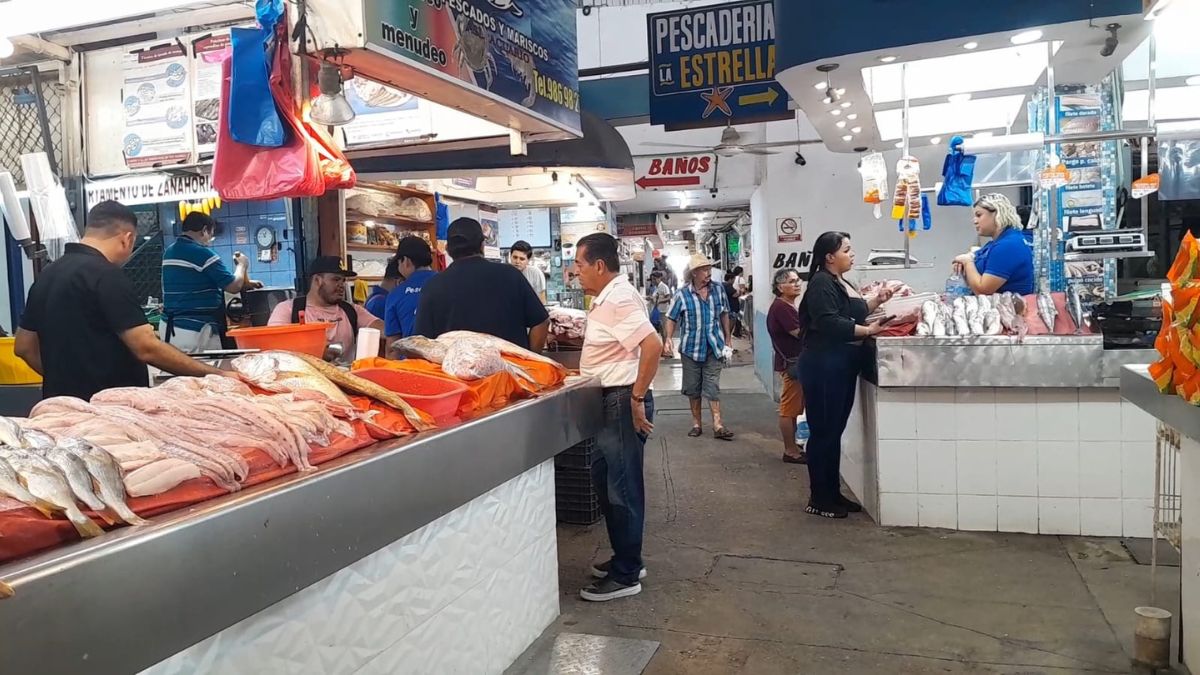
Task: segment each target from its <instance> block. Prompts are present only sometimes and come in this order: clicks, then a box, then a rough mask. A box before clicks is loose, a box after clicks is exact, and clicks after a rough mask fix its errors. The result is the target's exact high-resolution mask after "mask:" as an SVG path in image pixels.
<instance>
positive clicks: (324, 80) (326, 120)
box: [309, 61, 354, 127]
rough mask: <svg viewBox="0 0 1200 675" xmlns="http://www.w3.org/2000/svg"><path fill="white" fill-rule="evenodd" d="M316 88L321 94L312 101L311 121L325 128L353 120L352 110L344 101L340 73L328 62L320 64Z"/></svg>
mask: <svg viewBox="0 0 1200 675" xmlns="http://www.w3.org/2000/svg"><path fill="white" fill-rule="evenodd" d="M317 86H318V87H319V88H320V90H321V93H320V94H319V95H318V96H317V97H316V98H314V99H313V102H312V110H311V111H310V112H309V115H310V116H311V117H312V121H313V122H316V123H317V124H321V125H325V126H331V127H336V126H341V125H343V124H347V123H349V122H350V121H351V120H353V119H354V108H351V107H350V102H349V101H347V100H346V93H345V90H344V87H343V86H342V71H341V70H340V69H339V68H338V67H337V65H335V64H333V63H330V62H329V61H322V62H321V70H319V71H317Z"/></svg>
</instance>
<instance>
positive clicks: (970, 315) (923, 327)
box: [917, 293, 1029, 337]
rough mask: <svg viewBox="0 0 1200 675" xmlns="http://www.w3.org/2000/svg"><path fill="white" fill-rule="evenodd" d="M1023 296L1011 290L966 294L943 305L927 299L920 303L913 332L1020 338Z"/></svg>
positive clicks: (918, 333) (1025, 326) (1024, 332)
mask: <svg viewBox="0 0 1200 675" xmlns="http://www.w3.org/2000/svg"><path fill="white" fill-rule="evenodd" d="M1028 330H1029V328H1028V326H1027V325H1026V323H1025V299H1024V298H1022V297H1021V296H1020V295H1017V294H1015V293H999V294H996V295H991V296H988V295H968V296H963V297H957V298H954V300H953V301H952V302H951V303H949V304H947V303H945V302H942V301H940V300H927V301H925V303H923V304H922V305H921V320H920V322H919V323H918V324H917V335H929V336H933V337H947V336H971V335H1001V334H1004V333H1008V334H1010V335H1018V336H1021V337H1024V336H1025V334H1026V332H1028Z"/></svg>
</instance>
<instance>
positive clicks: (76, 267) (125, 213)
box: [15, 201, 221, 400]
mask: <svg viewBox="0 0 1200 675" xmlns="http://www.w3.org/2000/svg"><path fill="white" fill-rule="evenodd" d="M136 240H137V216H135V215H134V213H133V211H131V210H130V209H129V208H128V207H126V206H124V205H122V204H118V203H117V202H113V201H107V202H101V203H99V204H97V205H96V206H94V207H92V210H91V211H90V212H89V213H88V223H87V230H86V231H85V232H84V235H83V239H82V240H81V241H80V242H79V243H78V244H67V246H66V252H65V253H64V254H63V256H62V257H61V258H59V259H58V260H56V261H54V262H53V263H51V264H50V266H49V267H47V268H46V269H45V270H44V271H43V272H42V273H41V274H40V275H39V276H38V279H37V281H36V282H34V284H33V287H32V288H30V289H29V299H28V300H27V301H26V303H25V314H24V316H22V317H21V325H20V328H18V329H17V335H16V344H15V349H16V353H17V356H19V357H21V358H22V359H24V360H25V362H26V363H28V364H29V366H30V367H31V368H33V369H34V370H36V371H37V372H39V373H41V374H42V377H43V384H42V396H43V397H45V398H50V397H51V396H75V397H78V398H82V399H85V400H86V399H90V398H91V397H92V394H95V393H96V392H98V391H100V390H102V389H108V388H110V387H145V386H149V384H150V374H149V370H148V369H147V368H146V365H147V364H149V365H152V366H155V367H157V368H159V369H161V370H165V371H167V372H168V373H172V374H175V375H197V376H200V375H207V374H221V371H219V370H217V369H216V368H212V367H210V366H207V365H204V364H202V363H200V362H199V361H196V360H194V359H192V358H191V357H189V356H188V355H186V354H184V353H183V352H181V351H179V350H178V349H175V348H174V347H172V346H170V345H168V344H166V343H165V342H163V341H161V340H159V339H158V336H157V335H155V334H154V330H153V329H152V328H151V327H150V324H149V323H147V322H146V315H145V313H144V312H143V311H142V307H141V303H139V302H138V299H137V297H136V295H135V294H134V290H133V285H132V284H130V283H129V279H128V278H127V277H126V276H125V272H124V271H123V270H122V269H121V267H120V265H122V264H124V263H125V261H127V260H129V257H130V256H131V255H133V247H134V244H135V243H136Z"/></svg>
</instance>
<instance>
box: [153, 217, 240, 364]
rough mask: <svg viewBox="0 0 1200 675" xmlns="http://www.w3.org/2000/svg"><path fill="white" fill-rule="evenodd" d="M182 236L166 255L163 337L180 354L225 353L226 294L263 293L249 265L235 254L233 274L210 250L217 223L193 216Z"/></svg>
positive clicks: (164, 262) (187, 222) (160, 326)
mask: <svg viewBox="0 0 1200 675" xmlns="http://www.w3.org/2000/svg"><path fill="white" fill-rule="evenodd" d="M181 229H182V233H181V234H180V235H179V237H178V238H176V239H175V242H174V243H173V244H171V245H170V246H168V247H167V250H166V251H164V252H163V262H162V280H163V321H162V323H161V324H160V325H159V336H160V337H161V338H162V339H163V341H164V342H168V343H170V344H171V345H173V346H175V347H176V348H177V349H179V350H180V351H183V352H187V353H191V354H194V353H197V352H202V351H208V350H213V349H222V348H224V344H223V343H224V340H225V294H226V293H240V292H242V291H243V290H245V289H250V288H262V284H260V283H258V282H257V281H251V279H250V261H249V260H248V259H247V258H246V257H245V256H243V255H242V254H241V253H234V271H233V272H230V271H229V268H228V267H226V266H225V263H224V262H222V261H221V257H220V256H219V255H217V254H216V252H215V251H213V250H212V248H210V246H211V245H212V241H213V239H214V238H215V237H216V229H217V224H216V222H215V221H213V219H212V218H211V217H209V216H207V215H205V214H203V213H198V212H195V213H189V214H188V215H187V217H186V218H184V219H183V223H182V225H181Z"/></svg>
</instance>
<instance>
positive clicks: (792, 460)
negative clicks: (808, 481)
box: [783, 452, 808, 464]
mask: <svg viewBox="0 0 1200 675" xmlns="http://www.w3.org/2000/svg"><path fill="white" fill-rule="evenodd" d="M783 463H784V464H808V454H807V453H803V452H802V453H800V454H799V455H796V456H795V457H792V456H791V455H784V456H783Z"/></svg>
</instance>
